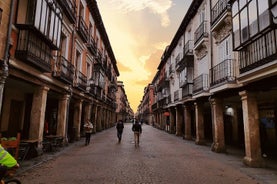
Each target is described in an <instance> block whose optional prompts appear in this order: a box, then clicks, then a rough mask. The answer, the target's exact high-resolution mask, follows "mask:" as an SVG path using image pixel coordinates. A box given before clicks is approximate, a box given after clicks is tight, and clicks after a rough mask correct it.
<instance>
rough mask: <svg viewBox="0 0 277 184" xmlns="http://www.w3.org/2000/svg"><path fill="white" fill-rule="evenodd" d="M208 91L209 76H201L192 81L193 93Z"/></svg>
mask: <svg viewBox="0 0 277 184" xmlns="http://www.w3.org/2000/svg"><path fill="white" fill-rule="evenodd" d="M208 89H209V75H208V74H201V75H199V76H198V77H196V78H195V79H194V80H193V92H194V93H197V92H200V91H207V90H208Z"/></svg>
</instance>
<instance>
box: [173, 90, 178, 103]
mask: <svg viewBox="0 0 277 184" xmlns="http://www.w3.org/2000/svg"><path fill="white" fill-rule="evenodd" d="M178 100H179V90H177V91H174V102H176V101H178Z"/></svg>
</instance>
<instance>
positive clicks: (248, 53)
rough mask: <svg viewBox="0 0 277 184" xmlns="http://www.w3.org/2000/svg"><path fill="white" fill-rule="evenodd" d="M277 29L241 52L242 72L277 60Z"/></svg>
mask: <svg viewBox="0 0 277 184" xmlns="http://www.w3.org/2000/svg"><path fill="white" fill-rule="evenodd" d="M276 35H277V30H276V29H275V30H271V31H269V32H268V33H266V34H264V35H262V36H261V37H259V38H258V39H256V40H254V41H253V42H252V43H250V44H249V45H247V46H245V47H244V48H243V50H241V51H240V52H239V56H240V57H239V58H240V60H239V65H240V74H242V73H245V72H248V71H251V70H254V69H257V68H258V67H260V66H263V65H265V64H267V63H270V62H272V61H276V57H277V51H276V43H277V36H276Z"/></svg>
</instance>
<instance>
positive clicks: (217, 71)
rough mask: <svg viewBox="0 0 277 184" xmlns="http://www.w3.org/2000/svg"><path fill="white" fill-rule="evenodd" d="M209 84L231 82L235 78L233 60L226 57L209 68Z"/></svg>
mask: <svg viewBox="0 0 277 184" xmlns="http://www.w3.org/2000/svg"><path fill="white" fill-rule="evenodd" d="M210 77H211V86H214V85H217V84H220V83H225V82H233V81H234V80H235V79H236V75H235V62H234V60H233V59H226V60H224V61H223V62H221V63H219V64H218V65H216V66H214V67H213V68H212V69H210Z"/></svg>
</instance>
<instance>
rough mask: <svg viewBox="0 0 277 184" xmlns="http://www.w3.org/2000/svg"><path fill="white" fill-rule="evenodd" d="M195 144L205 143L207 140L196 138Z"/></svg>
mask: <svg viewBox="0 0 277 184" xmlns="http://www.w3.org/2000/svg"><path fill="white" fill-rule="evenodd" d="M195 144H197V145H205V144H206V141H205V140H195Z"/></svg>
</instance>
